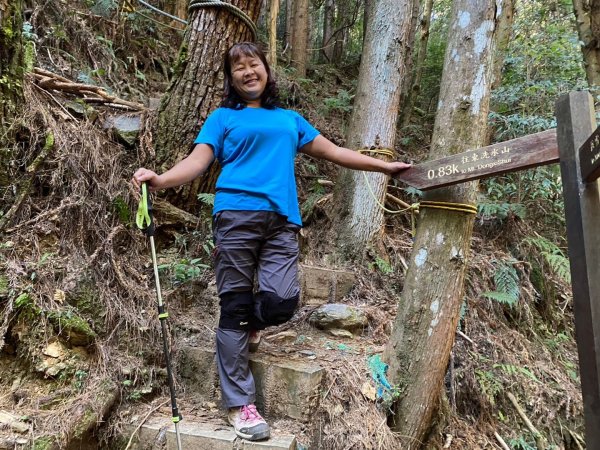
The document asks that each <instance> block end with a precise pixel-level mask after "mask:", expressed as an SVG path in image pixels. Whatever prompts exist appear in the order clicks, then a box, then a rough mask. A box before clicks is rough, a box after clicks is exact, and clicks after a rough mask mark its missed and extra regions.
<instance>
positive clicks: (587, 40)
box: [573, 0, 600, 98]
mask: <svg viewBox="0 0 600 450" xmlns="http://www.w3.org/2000/svg"><path fill="white" fill-rule="evenodd" d="M573 11H574V12H575V18H576V20H577V32H578V33H579V40H580V41H581V43H582V45H581V51H582V53H583V62H584V65H585V72H586V75H587V80H588V84H589V86H590V91H591V92H592V94H593V95H594V98H596V96H597V95H598V94H600V92H599V91H600V0H573Z"/></svg>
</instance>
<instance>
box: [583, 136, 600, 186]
mask: <svg viewBox="0 0 600 450" xmlns="http://www.w3.org/2000/svg"><path fill="white" fill-rule="evenodd" d="M579 166H580V167H581V179H582V180H583V181H585V182H586V183H587V182H590V181H595V180H597V179H598V177H600V127H599V128H596V131H594V132H593V133H592V135H591V136H590V137H589V138H588V139H587V140H586V141H585V142H584V143H583V145H582V146H581V148H580V149H579Z"/></svg>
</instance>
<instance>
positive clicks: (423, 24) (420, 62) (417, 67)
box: [402, 0, 433, 126]
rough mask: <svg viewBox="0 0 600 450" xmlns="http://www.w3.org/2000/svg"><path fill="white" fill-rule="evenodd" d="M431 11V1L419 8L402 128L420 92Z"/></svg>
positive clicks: (427, 0)
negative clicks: (416, 34)
mask: <svg viewBox="0 0 600 450" xmlns="http://www.w3.org/2000/svg"><path fill="white" fill-rule="evenodd" d="M432 11H433V0H425V1H424V2H422V7H421V14H420V15H421V20H420V21H419V22H420V24H419V44H418V47H417V58H416V61H415V62H414V64H413V72H414V77H413V79H412V84H411V87H410V90H408V92H407V96H406V101H405V102H404V107H403V108H402V126H406V125H408V124H409V123H410V119H411V117H412V110H413V108H414V106H415V101H416V98H417V96H418V95H419V92H420V91H421V77H422V75H423V67H424V66H425V56H427V43H428V42H429V26H430V25H431V12H432Z"/></svg>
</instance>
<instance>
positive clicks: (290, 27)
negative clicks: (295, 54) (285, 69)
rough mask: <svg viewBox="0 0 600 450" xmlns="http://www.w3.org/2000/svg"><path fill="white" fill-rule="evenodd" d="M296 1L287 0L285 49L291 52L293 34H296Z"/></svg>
mask: <svg viewBox="0 0 600 450" xmlns="http://www.w3.org/2000/svg"><path fill="white" fill-rule="evenodd" d="M294 1H295V0H285V35H284V37H283V40H284V41H285V45H284V49H285V51H287V52H290V53H291V47H292V36H293V34H294ZM288 59H289V58H288Z"/></svg>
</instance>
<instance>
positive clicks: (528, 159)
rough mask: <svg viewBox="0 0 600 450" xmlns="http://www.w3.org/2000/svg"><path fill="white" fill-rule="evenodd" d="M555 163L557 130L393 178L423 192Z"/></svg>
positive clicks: (417, 167) (428, 164)
mask: <svg viewBox="0 0 600 450" xmlns="http://www.w3.org/2000/svg"><path fill="white" fill-rule="evenodd" d="M557 162H558V145H557V143H556V130H547V131H542V132H541V133H536V134H530V135H528V136H523V137H520V138H517V139H512V140H510V141H505V142H500V143H498V144H494V145H490V146H488V147H482V148H478V149H477V150H469V151H466V152H464V153H459V154H456V155H451V156H446V157H444V158H440V159H435V160H432V161H427V162H424V163H422V164H417V165H415V166H413V167H411V168H410V169H408V170H405V171H403V172H400V174H399V175H398V176H397V177H396V178H397V179H399V180H400V181H402V182H404V183H406V184H408V185H409V186H413V187H415V188H417V189H421V190H424V191H425V190H427V189H433V188H439V187H443V186H450V185H452V184H458V183H464V182H465V181H471V180H477V179H481V178H486V177H491V176H494V175H500V174H503V173H509V172H516V171H518V170H524V169H529V168H531V167H537V166H542V165H545V164H552V163H557ZM599 165H600V162H599Z"/></svg>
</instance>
